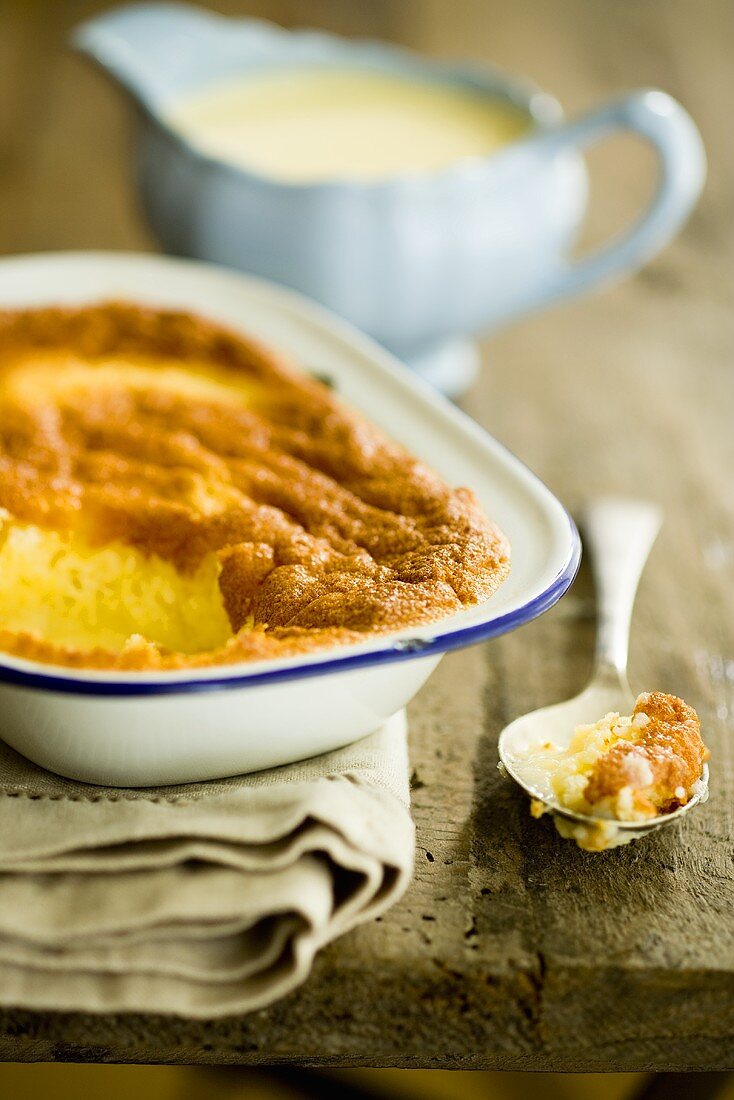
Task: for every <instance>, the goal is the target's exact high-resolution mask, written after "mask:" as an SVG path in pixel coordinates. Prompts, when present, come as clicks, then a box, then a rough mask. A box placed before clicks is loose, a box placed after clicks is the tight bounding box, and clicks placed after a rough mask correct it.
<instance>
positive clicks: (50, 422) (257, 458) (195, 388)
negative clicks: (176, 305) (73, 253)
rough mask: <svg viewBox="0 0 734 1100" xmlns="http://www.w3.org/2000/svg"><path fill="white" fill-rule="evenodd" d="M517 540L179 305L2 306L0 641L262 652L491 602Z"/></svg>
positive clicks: (154, 661)
mask: <svg viewBox="0 0 734 1100" xmlns="http://www.w3.org/2000/svg"><path fill="white" fill-rule="evenodd" d="M508 572H509V546H508V543H507V540H506V539H505V537H504V536H503V535H502V533H501V532H500V531H499V530H498V529H497V528H496V527H495V526H494V525H493V524H492V523H491V522H490V520H489V519H487V517H486V516H485V515H484V514H483V512H482V510H481V508H480V506H479V504H478V502H477V501H476V498H475V497H474V495H473V493H472V492H471V490H470V489H467V488H459V489H455V490H454V489H451V488H449V487H448V486H446V485H445V484H444V483H443V482H442V481H441V479H440V478H439V477H438V476H437V475H436V474H434V473H433V472H432V471H431V470H430V469H429V468H428V467H427V466H425V465H424V464H423V463H422V462H420V461H419V460H418V459H416V458H414V457H413V456H412V455H410V454H409V453H408V452H407V451H406V450H405V449H404V448H403V447H401V446H400V445H398V444H397V443H395V442H393V441H392V440H390V439H389V438H387V437H386V436H385V435H384V434H383V433H382V432H381V431H380V430H379V429H377V428H376V427H374V426H373V425H372V424H370V423H369V422H368V421H367V420H366V419H364V418H363V417H362V416H361V415H360V414H359V413H358V412H356V411H355V410H353V409H351V408H349V407H348V406H347V405H345V404H344V403H342V402H341V401H340V400H339V398H338V397H337V396H336V395H334V394H333V393H332V392H331V391H330V390H329V389H328V388H327V387H326V386H324V385H322V384H321V383H319V382H317V381H315V380H314V379H312V378H310V377H309V376H307V375H305V374H302V373H300V372H299V371H298V370H297V369H296V368H295V367H294V366H292V365H291V364H290V363H289V361H288V360H287V359H286V358H285V357H282V356H280V355H279V354H277V353H275V352H273V351H271V350H270V349H268V348H266V347H264V346H263V345H261V344H259V343H257V342H256V341H253V340H251V339H249V338H246V337H243V336H241V335H240V334H238V333H234V332H232V331H229V330H227V329H225V328H223V327H221V326H220V325H218V324H215V323H212V322H209V321H206V320H203V319H201V318H199V317H196V316H194V315H192V314H188V313H180V312H172V311H160V310H149V309H144V308H140V307H138V306H135V305H129V304H126V303H107V304H102V305H95V306H89V307H84V308H77V309H59V308H48V309H35V310H19V311H6V312H3V313H0V649H1V650H4V651H5V652H9V653H13V654H15V655H17V656H21V657H25V658H29V659H32V660H38V661H42V662H47V663H51V664H57V665H65V666H71V667H81V668H117V669H132V670H135V669H139V670H154V669H167V668H181V667H188V666H191V667H201V666H208V665H216V664H226V663H232V662H239V661H248V660H262V659H272V658H278V657H285V656H291V655H295V654H298V653H306V652H310V651H311V650H313V649H315V648H318V647H324V646H333V645H339V644H348V643H353V642H359V641H364V640H366V639H367V638H368V637H369V636H371V635H376V634H381V633H385V632H390V631H395V630H400V629H403V628H404V627H409V626H413V625H417V624H420V623H426V622H430V621H434V620H437V619H440V618H443V617H446V616H448V615H452V614H454V613H455V612H457V611H460V610H461V609H462V608H464V607H467V606H470V605H472V604H475V603H477V602H480V601H482V600H484V599H486V598H487V597H488V596H490V595H491V594H492V593H493V592H494V591H495V590H496V589H497V588H498V587H499V585H500V584H501V583H502V581H503V580H504V579H505V577H506V576H507V574H508Z"/></svg>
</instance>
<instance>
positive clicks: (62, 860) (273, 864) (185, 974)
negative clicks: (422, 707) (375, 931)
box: [0, 714, 413, 1017]
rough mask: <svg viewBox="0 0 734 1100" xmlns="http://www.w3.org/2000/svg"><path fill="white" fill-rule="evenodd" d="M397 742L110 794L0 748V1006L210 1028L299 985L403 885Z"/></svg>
mask: <svg viewBox="0 0 734 1100" xmlns="http://www.w3.org/2000/svg"><path fill="white" fill-rule="evenodd" d="M412 860H413V824H412V821H411V818H410V812H409V795H408V763H407V751H406V727H405V717H404V715H403V714H399V715H396V716H395V717H394V718H392V719H390V720H389V721H388V722H386V723H385V725H384V726H383V727H382V728H381V729H379V730H377V731H376V732H375V733H373V734H371V735H370V736H369V737H366V738H364V739H363V740H361V741H359V742H357V743H356V744H354V745H351V746H349V747H347V748H345V749H341V750H339V751H336V752H332V753H327V754H325V755H324V756H320V757H316V758H314V759H312V760H307V761H303V762H301V763H298V764H292V765H288V766H286V767H281V768H274V769H272V770H271V771H267V772H259V773H257V774H255V775H249V776H238V777H236V778H233V779H227V780H221V781H218V782H209V783H201V784H192V785H186V786H178V787H162V788H155V789H145V790H120V789H119V788H104V787H95V786H91V785H88V784H84V783H76V782H72V781H71V780H65V779H61V778H59V777H57V776H54V775H51V774H50V773H49V772H46V771H44V770H43V769H42V768H38V767H36V766H35V765H34V764H31V763H30V762H29V761H27V760H25V759H24V758H23V757H22V756H20V755H18V754H17V753H16V752H14V751H13V750H12V749H10V748H8V747H7V746H5V745H4V744H2V743H1V742H0V975H2V979H1V980H0V1004H2V1005H6V1006H7V1005H14V1006H19V1007H24V1008H37V1009H50V1010H59V1011H63V1010H67V1011H86V1012H117V1011H148V1012H163V1013H173V1014H175V1015H180V1016H194V1017H207V1016H219V1015H225V1014H228V1013H241V1012H247V1011H250V1010H252V1009H255V1008H260V1007H263V1006H264V1005H266V1004H269V1003H270V1002H272V1001H274V1000H276V999H277V998H279V997H282V996H283V995H284V994H286V993H288V992H290V991H291V990H292V989H294V988H295V987H296V986H297V985H299V984H300V983H301V982H302V981H303V980H304V979H305V978H306V977H307V976H308V973H309V971H310V968H311V963H312V960H313V958H314V955H315V954H316V952H317V951H318V949H319V948H320V947H321V946H322V945H323V944H325V943H327V942H329V941H330V940H333V939H334V938H335V937H336V936H339V935H341V934H342V933H343V932H346V931H347V930H348V929H349V928H352V927H353V926H354V925H356V924H358V923H361V922H362V921H365V920H368V919H369V918H371V917H374V916H376V915H377V914H378V913H380V912H382V911H383V910H385V909H386V908H387V907H388V906H389V905H391V904H392V903H393V902H394V901H395V900H396V899H397V898H398V897H399V896H400V894H401V893H402V892H403V890H404V889H405V887H406V885H407V883H408V881H409V878H410V874H411V870H412Z"/></svg>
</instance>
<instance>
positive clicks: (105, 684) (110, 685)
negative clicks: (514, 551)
mask: <svg viewBox="0 0 734 1100" xmlns="http://www.w3.org/2000/svg"><path fill="white" fill-rule="evenodd" d="M566 519H567V521H568V525H569V529H570V535H571V552H570V554H569V557H568V560H567V562H566V564H565V565H564V567H563V568H562V569H561V571H560V572H559V573H558V574H557V575H556V577H555V578H554V580H553V581H552V583H551V584H550V585H548V587H547V588H546V589H544V590H543V591H542V592H540V593H539V594H538V595H537V596H534V597H533V599H532V600H529V601H528V602H527V603H526V604H523V605H522V606H521V607H518V608H516V609H515V610H514V611H508V612H507V614H506V615H498V616H497V618H494V619H490V620H488V621H487V622H483V623H476V624H475V625H474V626H467V627H463V628H462V629H461V630H453V631H449V632H448V633H446V634H440V635H438V636H437V637H435V638H427V639H423V638H407V639H401V640H400V641H397V642H394V643H393V644H392V645H389V646H386V647H385V648H384V649H377V650H372V651H370V652H368V653H353V654H351V655H350V654H349V653H345V654H344V656H343V657H342V656H339V657H329V658H327V659H326V660H325V661H314V662H312V663H310V664H305V665H291V666H287V667H285V668H274V669H270V670H268V671H265V672H240V673H236V674H234V675H229V676H228V675H222V676H218V677H213V678H210V679H198V680H196V679H194V680H159V681H146V682H137V683H136V682H134V681H129V680H119V681H118V680H86V679H81V680H80V679H75V678H74V677H73V676H54V675H51V674H49V673H45V672H27V671H25V670H23V669H19V668H12V667H11V666H9V665H3V664H0V683H6V684H15V685H16V686H19V687H29V688H40V689H41V690H43V691H55V692H60V693H63V694H65V695H99V696H126V697H130V696H147V695H176V694H178V693H185V692H192V691H222V690H231V689H233V688H243V687H260V686H263V685H266V684H277V683H283V682H285V681H288V680H301V679H304V678H306V677H309V676H323V675H324V674H326V673H331V672H351V671H354V670H355V669H360V668H368V667H369V666H370V665H385V664H392V663H393V662H395V661H410V660H415V659H416V658H418V657H431V656H437V655H439V654H441V653H448V652H449V651H450V650H452V649H461V648H463V647H465V646H470V645H476V644H477V643H478V642H483V641H486V640H488V639H489V638H495V637H497V635H499V634H506V633H508V632H509V631H511V630H515V629H517V627H519V626H524V625H525V623H529V622H531V621H532V620H533V619H537V618H538V616H539V615H542V614H544V612H546V611H548V610H550V608H551V607H553V605H554V604H555V603H557V602H558V600H560V598H561V596H563V595H564V593H565V592H567V591H568V589H569V588H570V587H571V585H572V583H573V581H574V578H575V576H576V573H577V572H578V568H579V565H580V563H581V538H580V536H579V533H578V530H577V528H576V524H575V523H574V522H573V520H572V519H571V516H570V515H569V514H568V512H566ZM223 667H225V668H226V666H223Z"/></svg>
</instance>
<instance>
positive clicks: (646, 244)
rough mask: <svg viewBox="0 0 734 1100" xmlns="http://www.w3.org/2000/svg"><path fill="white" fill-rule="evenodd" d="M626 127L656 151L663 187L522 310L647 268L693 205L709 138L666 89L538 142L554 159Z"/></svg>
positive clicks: (620, 102)
mask: <svg viewBox="0 0 734 1100" xmlns="http://www.w3.org/2000/svg"><path fill="white" fill-rule="evenodd" d="M625 130H627V131H632V132H633V133H636V134H640V135H641V136H642V137H643V138H644V139H645V140H646V141H647V142H648V143H649V144H650V145H652V147H653V149H654V150H655V152H656V153H657V157H658V183H657V188H656V191H655V194H654V196H653V198H652V200H651V202H650V204H649V205H648V207H647V209H646V210H645V211H644V212H643V213H642V215H641V216H640V217H639V218H638V219H637V220H636V221H635V222H633V224H632V225H631V227H630V228H629V229H627V230H626V231H625V232H623V233H621V234H620V235H619V236H617V237H615V238H613V240H612V241H611V242H610V243H609V244H607V245H604V246H602V247H601V248H598V249H595V250H594V251H593V252H592V253H591V255H589V256H583V257H582V258H581V259H579V260H575V261H569V263H568V265H567V266H566V267H564V268H562V269H561V270H560V271H559V272H556V273H554V274H553V275H552V276H551V278H550V279H549V281H548V282H547V283H545V284H544V285H541V286H540V288H539V290H538V291H537V293H536V295H535V296H534V298H533V300H532V301H530V302H526V303H525V304H524V306H523V307H521V311H522V312H524V311H525V310H527V309H534V308H536V307H540V306H543V305H546V304H550V303H551V302H555V301H558V300H559V299H563V298H570V297H573V296H574V295H576V294H580V293H582V292H583V291H586V290H589V289H591V288H592V287H593V286H595V285H596V284H597V283H601V282H605V281H606V280H608V279H614V278H615V277H616V276H620V275H624V274H626V273H628V272H631V271H634V270H636V269H637V268H639V267H641V266H642V265H643V264H644V263H646V262H647V261H648V260H650V259H651V258H652V257H653V256H655V255H656V254H657V253H658V252H659V251H660V250H661V249H662V248H663V247H664V246H665V245H666V244H667V243H668V241H670V240H671V238H672V237H674V236H675V234H676V233H677V231H678V230H679V229H680V227H681V226H682V225H683V223H684V222H685V220H686V218H687V216H688V214H689V213H690V211H691V209H692V208H693V206H694V205H695V203H696V200H697V199H698V196H699V194H700V193H701V189H702V187H703V184H704V180H705V178H706V154H705V151H704V147H703V141H702V139H701V135H700V134H699V132H698V129H697V128H696V125H695V123H694V122H693V119H692V118H691V117H690V115H689V114H688V112H687V111H686V110H685V109H684V108H683V107H682V106H681V105H680V103H678V102H677V100H675V99H673V98H672V96H669V95H668V94H667V93H666V92H661V91H656V90H654V89H646V90H643V91H637V92H632V93H631V94H628V95H625V96H624V97H622V98H621V99H617V100H613V101H612V102H610V103H607V104H605V105H604V106H603V107H601V108H599V109H597V110H595V111H591V112H590V113H589V114H587V115H584V116H583V117H582V118H580V119H576V120H573V121H571V122H568V123H565V124H561V125H559V126H558V127H557V128H554V129H553V130H550V131H546V133H544V134H542V135H541V136H540V137H539V138H536V139H534V140H535V141H536V142H538V143H539V144H542V146H543V147H544V151H547V152H549V153H550V154H551V155H552V154H554V153H556V152H559V153H560V152H562V151H564V150H566V149H569V148H574V147H575V148H578V149H583V148H586V147H587V146H589V145H594V144H596V143H597V142H598V141H601V140H603V139H604V138H606V137H608V136H609V135H611V134H613V133H615V132H618V131H625ZM531 140H532V139H531Z"/></svg>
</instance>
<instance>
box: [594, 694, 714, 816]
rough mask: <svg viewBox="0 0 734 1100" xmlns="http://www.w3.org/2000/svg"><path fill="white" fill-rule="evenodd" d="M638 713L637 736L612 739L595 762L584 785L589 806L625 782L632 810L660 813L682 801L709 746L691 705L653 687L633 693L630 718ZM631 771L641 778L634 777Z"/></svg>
mask: <svg viewBox="0 0 734 1100" xmlns="http://www.w3.org/2000/svg"><path fill="white" fill-rule="evenodd" d="M638 715H640V716H644V717H646V718H647V719H648V721H647V723H646V724H645V725H643V726H642V727H641V733H640V734H639V737H638V738H637V739H636V740H634V741H628V740H619V741H617V742H616V743H615V744H614V745H613V746H612V748H611V749H610V750H609V752H607V753H605V755H604V756H602V757H601V759H600V760H598V761H597V763H596V764H595V766H594V768H593V770H592V772H591V774H590V776H589V780H588V783H587V785H586V789H585V791H584V797H585V799H586V801H587V802H588V803H589V804H590V805H591V806H595V805H597V804H598V803H600V802H602V801H604V800H607V799H609V800H613V799H615V798H616V797H617V796H618V795H619V794H620V792H621V791H622V790H623V789H624V788H629V787H631V788H632V790H633V792H634V794H635V798H636V806H635V808H636V809H637V810H639V811H647V812H649V813H650V814H658V813H666V812H669V811H670V810H672V809H674V808H675V807H676V806H678V805H681V804H683V803H685V802H687V801H688V799H689V798H690V795H691V791H692V788H693V787H694V784H695V783H696V782H697V780H699V779H700V778H701V772H702V769H703V764H704V761H705V760H707V759H708V756H709V752H708V749H707V748H706V746H705V745H704V743H703V740H702V738H701V724H700V722H699V720H698V715H697V714H696V712H695V710H694V709H693V707H690V706H689V705H688V704H687V703H685V702H684V701H683V700H682V699H678V698H677V697H676V696H675V695H666V694H665V693H663V692H661V691H653V692H649V693H646V694H644V695H641V696H640V697H639V698H638V700H637V703H636V705H635V709H634V711H633V713H632V718H633V723H634V719H635V718H637V716H638ZM640 762H641V763H642V765H643V767H642V769H640V767H639V763H640ZM636 775H638V776H640V775H641V776H642V777H643V778H644V780H645V782H642V783H640V782H635V776H636ZM682 792H683V793H682Z"/></svg>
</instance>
